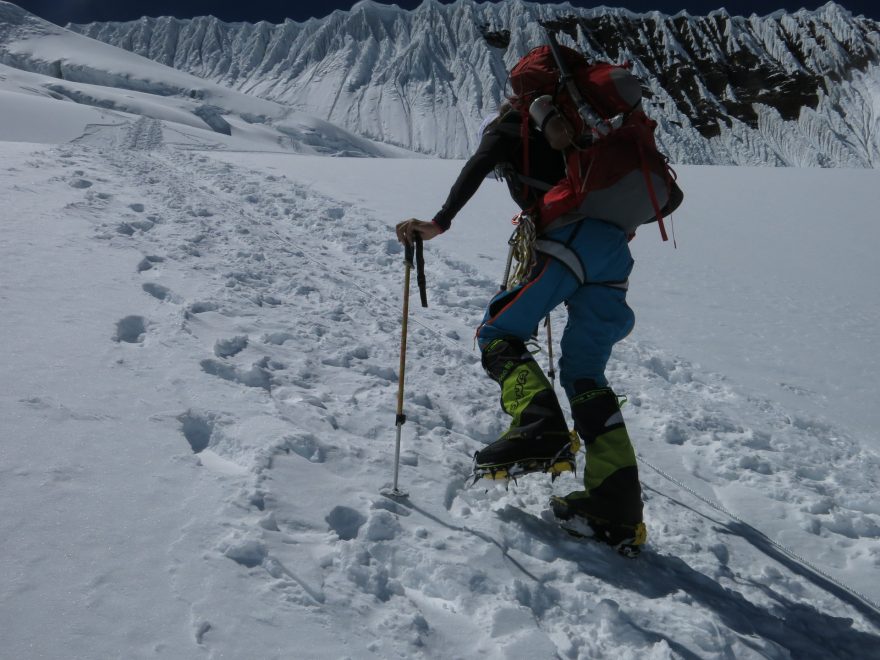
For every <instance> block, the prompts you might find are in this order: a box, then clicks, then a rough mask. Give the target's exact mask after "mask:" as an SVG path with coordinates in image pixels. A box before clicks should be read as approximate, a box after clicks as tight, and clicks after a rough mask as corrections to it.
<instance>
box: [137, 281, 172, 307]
mask: <svg viewBox="0 0 880 660" xmlns="http://www.w3.org/2000/svg"><path fill="white" fill-rule="evenodd" d="M141 288H142V289H143V290H144V291H145V292H146V293H149V294H150V295H151V296H153V298H156V299H157V300H161V301H162V302H175V301H176V300H177V296H175V295H174V294H173V293H172V292H171V289H169V288H168V287H167V286H162V285H161V284H156V283H155V282H146V283H144V284H143V285H142V286H141Z"/></svg>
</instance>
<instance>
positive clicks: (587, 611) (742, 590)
mask: <svg viewBox="0 0 880 660" xmlns="http://www.w3.org/2000/svg"><path fill="white" fill-rule="evenodd" d="M0 58H2V63H0V312H2V313H0V346H2V347H3V359H2V360H0V657H2V658H3V659H4V660H6V658H9V659H10V660H13V659H14V660H20V659H21V660H31V659H32V658H33V659H36V658H49V659H52V660H56V659H59V660H60V659H63V660H106V659H107V658H163V659H170V660H192V659H193V658H207V659H210V660H220V659H228V658H234V659H239V658H248V659H250V658H253V659H256V660H269V659H272V660H274V659H278V660H289V659H290V658H297V659H298V660H299V659H303V660H323V659H334V660H335V659H341V658H351V659H354V660H362V659H363V660H387V659H389V658H400V659H406V660H409V659H417V660H419V659H421V660H435V659H442V660H446V659H450V658H451V659H458V658H462V659H468V660H469V659H470V658H480V659H485V660H522V659H524V658H525V659H528V660H557V659H558V658H570V659H577V660H594V659H596V658H614V657H620V658H650V659H653V660H672V659H678V658H685V659H688V660H690V659H692V658H701V659H702V658H706V659H709V660H716V659H717V660H722V659H725V660H726V659H728V658H737V659H738V660H739V659H745V660H752V659H755V660H758V659H766V658H773V659H774V660H775V659H780V660H783V659H790V658H797V659H798V660H801V659H807V660H813V659H815V660H827V659H828V658H859V659H860V660H861V659H867V660H873V659H875V658H880V652H878V649H880V580H878V579H877V576H878V573H880V507H878V504H877V497H876V493H877V492H878V489H880V444H878V435H877V432H876V429H877V428H878V426H880V408H878V406H877V405H876V398H877V392H878V391H880V353H878V351H877V350H876V343H877V330H876V329H877V327H878V326H880V289H878V288H877V286H876V284H875V283H876V282H877V280H878V277H880V265H878V264H880V262H878V260H877V257H876V246H877V245H880V224H878V223H877V222H876V220H875V218H874V217H873V215H871V214H870V213H866V212H865V209H868V208H872V207H873V205H874V203H875V197H876V192H875V191H876V190H877V189H878V186H880V172H878V171H877V170H875V169H862V170H828V169H815V168H814V169H799V168H777V169H768V168H755V167H735V168H734V167H706V166H703V167H697V166H689V165H682V166H680V167H679V175H680V182H681V185H682V187H683V188H684V190H685V192H686V194H687V197H686V201H685V204H684V205H683V206H682V208H681V209H680V210H679V211H677V212H676V215H675V221H674V223H671V225H672V226H671V227H670V229H674V234H675V237H676V240H677V243H678V249H677V250H673V249H671V246H670V245H669V244H663V243H661V242H660V240H659V238H658V237H657V236H656V235H655V231H654V230H653V229H652V228H645V229H644V230H642V231H640V232H639V234H640V235H639V237H638V238H637V239H636V240H635V241H633V242H632V243H631V245H632V249H633V253H634V257H635V259H636V261H637V266H636V269H635V271H634V273H633V276H632V278H631V288H630V291H629V294H628V302H629V304H630V305H631V306H632V307H633V308H634V310H635V312H636V318H637V324H636V327H635V330H634V331H633V333H632V334H631V335H630V336H629V337H628V338H627V339H626V340H624V341H623V342H621V343H620V344H618V346H617V347H616V350H615V352H614V355H613V357H612V359H611V362H610V364H609V369H608V375H609V378H610V380H611V382H612V383H613V385H614V387H615V388H616V390H617V391H618V392H619V393H621V394H625V395H626V396H627V397H628V402H627V404H626V405H625V406H624V409H623V414H624V415H625V417H626V420H627V425H628V427H629V429H630V432H631V434H632V436H633V440H634V444H635V446H636V449H637V451H638V454H639V459H640V460H639V469H640V476H641V480H642V483H643V485H644V493H645V505H646V509H645V511H646V522H647V525H648V533H649V539H648V544H647V546H646V548H645V551H644V552H643V553H642V555H641V556H640V557H639V558H638V559H636V560H629V559H625V558H623V557H621V556H619V555H617V554H616V553H614V552H613V551H611V550H610V549H609V548H606V547H604V546H599V545H597V544H592V543H590V542H587V541H578V540H575V539H572V538H571V537H569V536H568V535H567V534H565V533H564V532H563V531H562V530H561V529H560V528H559V527H558V525H557V524H556V522H555V521H554V519H553V517H552V515H551V513H550V511H549V509H548V506H547V500H548V497H549V496H550V495H551V494H564V493H566V492H568V491H569V490H574V489H578V488H579V487H580V485H581V483H582V482H581V476H582V475H581V473H578V474H576V475H573V474H563V475H562V476H561V477H560V478H558V479H557V480H555V481H551V480H550V479H549V477H545V476H537V475H531V476H528V477H525V478H522V479H519V480H518V481H517V482H515V483H511V484H509V486H508V487H507V488H505V486H504V485H501V484H492V483H486V482H480V483H478V484H472V483H471V479H470V478H469V475H470V469H471V457H472V455H473V453H474V451H476V450H478V449H479V448H481V447H483V446H484V445H485V444H486V443H487V442H489V441H491V440H492V439H494V438H495V437H497V435H498V434H499V433H501V432H502V431H503V430H504V429H505V427H506V424H507V418H505V417H504V416H503V415H502V414H501V413H500V411H499V409H498V406H497V403H498V388H497V386H496V385H495V384H494V383H492V382H491V381H489V379H488V378H486V376H485V374H484V373H483V370H482V368H481V366H480V358H479V354H478V353H477V352H476V351H475V350H474V348H473V344H472V340H471V337H472V335H473V331H474V327H475V326H476V325H477V324H478V323H479V320H480V318H481V315H482V313H483V309H484V305H485V303H486V301H487V300H488V298H489V297H490V296H491V295H492V294H493V293H494V292H495V290H496V288H497V282H498V280H499V278H500V276H501V273H502V271H503V269H504V262H505V256H506V239H507V236H508V234H509V231H510V224H509V218H510V217H511V215H512V213H513V205H512V202H511V201H510V199H509V195H508V193H507V189H506V186H504V185H502V184H499V183H498V182H493V181H486V182H485V183H484V184H483V186H482V187H481V189H480V191H479V192H478V194H477V196H476V197H475V198H474V199H473V200H472V201H471V203H470V204H468V206H467V207H466V208H465V209H464V210H463V211H462V213H461V214H459V216H458V217H457V218H456V220H455V223H454V225H453V227H452V229H451V230H450V231H449V232H447V233H446V234H444V235H442V236H441V237H438V238H437V239H435V240H433V241H431V242H430V243H428V244H427V245H426V246H425V255H426V260H427V277H428V298H429V301H430V307H429V308H427V309H423V308H421V307H419V306H418V305H417V302H416V301H417V298H416V297H415V295H414V300H413V302H412V304H411V305H410V313H411V318H410V323H409V334H408V354H407V365H406V367H407V368H406V378H405V380H404V383H403V384H404V386H405V397H404V411H405V413H406V415H407V423H406V424H405V425H404V426H403V428H402V443H403V444H402V453H401V456H400V459H401V460H400V485H401V486H402V487H403V488H404V489H406V490H407V491H408V492H409V496H408V497H407V498H403V499H398V498H389V497H386V496H384V495H382V494H381V492H380V491H381V490H382V488H383V486H385V485H386V484H388V483H389V482H390V480H391V478H392V474H393V457H394V436H395V429H394V421H395V413H396V401H397V392H398V386H399V384H400V383H399V378H400V375H399V350H400V339H401V336H400V333H401V306H402V287H403V278H404V268H403V263H402V250H401V248H400V246H399V245H398V243H397V242H396V240H395V239H394V233H393V226H394V224H395V223H396V222H397V221H398V220H400V219H402V218H405V217H410V216H417V217H429V216H430V215H431V214H432V213H433V212H435V211H436V210H437V207H438V206H439V205H440V204H441V203H442V201H443V199H445V196H446V193H447V190H448V186H449V185H450V183H451V182H452V181H453V179H454V177H455V176H456V174H457V172H458V170H459V168H460V166H461V162H460V161H453V160H442V159H432V158H423V157H415V156H416V155H415V154H411V157H409V158H401V157H398V158H375V157H374V158H364V157H362V156H365V155H397V156H401V155H403V154H402V153H401V151H400V150H399V149H396V148H392V147H388V146H387V145H382V144H376V143H373V142H370V141H368V140H366V139H364V138H361V137H358V136H356V135H354V134H352V133H351V132H348V131H344V130H343V129H338V128H336V127H334V126H333V125H331V124H329V123H327V122H326V121H322V120H318V119H314V118H311V117H309V116H307V115H303V114H298V113H293V112H290V111H289V110H288V109H287V108H285V107H284V106H283V105H281V104H278V103H276V102H273V101H269V100H266V99H260V98H256V97H250V96H248V95H246V94H244V93H241V92H237V91H231V90H229V89H228V88H224V87H222V86H221V85H219V84H216V83H213V82H209V81H206V80H204V79H200V78H196V77H193V76H191V75H189V74H185V73H182V72H181V71H179V70H175V69H172V68H170V67H166V66H164V65H161V64H158V63H156V62H153V61H150V60H146V59H144V58H142V57H140V56H137V55H134V54H131V53H126V52H124V51H121V50H120V49H117V48H113V47H111V46H108V45H107V44H103V43H100V42H96V41H94V40H90V39H88V38H86V37H84V36H82V35H78V34H74V33H71V32H69V31H65V30H62V29H60V28H57V27H54V26H50V25H48V24H46V23H45V22H43V21H39V20H38V19H36V18H34V17H32V16H29V15H27V14H25V13H23V12H21V10H19V9H18V8H15V7H13V6H11V5H9V4H7V3H0ZM205 106H210V107H213V108H216V110H212V111H211V112H206V111H205V110H204V107H205ZM252 115H256V116H258V117H260V118H261V119H260V120H259V121H258V120H257V119H256V118H255V116H252ZM220 120H222V121H223V122H226V125H228V126H229V131H228V133H227V131H226V130H225V125H224V124H223V123H221V121H220ZM293 126H296V127H300V128H298V129H297V130H298V131H299V133H296V134H293V132H292V130H287V129H288V128H289V127H293ZM285 136H286V137H287V139H282V138H284V137H285ZM345 152H348V153H352V154H356V155H358V156H361V157H358V158H348V157H339V158H329V157H327V156H329V155H339V154H340V153H345ZM829 218H833V219H834V221H833V222H829ZM854 237H857V240H854ZM565 316H566V315H565V311H564V310H563V309H558V310H556V311H554V313H553V315H552V323H553V330H554V342H556V343H555V344H554V347H555V354H556V355H557V356H558V355H559V345H558V339H559V335H560V334H561V333H560V330H561V328H562V327H563V325H564V323H565V320H566V319H565ZM542 343H544V342H543V341H542ZM537 359H538V360H539V363H540V364H541V365H543V366H545V367H547V366H548V352H547V350H546V347H544V348H542V350H541V352H540V353H539V354H538V355H537ZM562 398H563V401H562V404H563V407H567V403H566V402H565V401H564V397H562ZM583 458H584V457H583V456H582V455H581V456H579V457H578V463H579V466H580V467H582V465H583Z"/></svg>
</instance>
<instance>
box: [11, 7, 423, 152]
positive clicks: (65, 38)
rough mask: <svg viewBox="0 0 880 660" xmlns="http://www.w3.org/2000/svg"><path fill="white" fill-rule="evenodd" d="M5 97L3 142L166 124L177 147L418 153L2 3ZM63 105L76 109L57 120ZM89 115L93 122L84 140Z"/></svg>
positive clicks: (110, 133)
mask: <svg viewBox="0 0 880 660" xmlns="http://www.w3.org/2000/svg"><path fill="white" fill-rule="evenodd" d="M0 99H2V106H3V115H2V121H0V139H7V140H18V141H36V142H43V141H53V140H71V139H78V140H81V141H83V142H86V143H96V142H102V143H107V142H108V141H111V142H112V141H116V142H119V141H125V140H128V139H130V138H131V136H129V135H128V129H129V127H130V126H131V122H130V121H129V120H130V119H131V118H132V117H135V118H139V119H141V120H142V121H141V123H140V124H139V126H145V125H147V124H149V123H150V122H158V121H165V122H167V123H168V125H169V126H170V127H174V130H175V131H176V135H175V137H174V138H173V139H174V141H176V142H178V143H180V144H193V145H198V146H201V147H207V146H210V145H216V146H224V147H226V148H233V147H235V148H240V149H249V148H255V147H258V148H261V149H279V150H288V151H295V152H299V153H322V154H327V155H348V156H398V155H412V154H411V153H409V152H405V151H404V150H402V149H398V148H396V147H391V146H389V145H384V144H378V143H375V142H373V141H371V140H369V139H366V138H363V137H361V136H358V135H355V134H353V133H351V132H349V131H346V130H344V129H341V128H339V127H338V126H335V125H333V124H331V123H329V122H326V121H323V120H321V119H317V118H315V117H313V116H310V115H308V114H306V113H303V112H298V111H295V110H292V109H291V108H289V107H286V106H284V105H281V104H278V103H275V102H272V101H267V100H265V99H260V98H256V97H254V96H249V95H247V94H243V93H241V92H236V91H234V90H231V89H229V88H228V87H224V86H222V85H218V84H215V83H212V82H209V81H207V80H204V79H201V78H197V77H195V76H193V75H190V74H187V73H184V72H181V71H176V70H174V69H172V68H170V67H166V66H164V65H162V64H157V63H156V62H153V61H151V60H148V59H145V58H143V57H140V56H138V55H134V54H132V53H128V52H126V51H124V50H122V49H119V48H114V47H112V46H108V45H106V44H103V43H101V42H98V41H95V40H93V39H89V38H86V37H83V36H81V35H79V34H76V33H73V32H71V31H69V30H65V29H63V28H60V27H58V26H56V25H53V24H52V23H49V22H47V21H44V20H42V19H40V18H38V17H36V16H34V15H32V14H29V13H28V12H26V11H24V10H23V9H21V8H19V7H17V6H15V5H13V4H10V3H7V2H0ZM59 102H64V103H67V104H68V105H69V106H71V107H70V108H69V112H66V113H65V112H61V113H59V112H58V111H59V109H60V108H58V107H57V104H58V103H59ZM59 116H60V117H62V120H61V121H60V122H58V117H59ZM35 117H44V118H45V119H46V121H45V125H43V124H41V123H40V122H38V121H34V119H35ZM84 117H88V118H90V120H91V121H89V122H88V124H87V127H86V130H85V131H84V132H82V133H80V132H78V131H79V130H80V129H81V128H82V125H81V124H80V119H82V118H84ZM50 118H51V119H50ZM71 131H72V133H71ZM138 136H140V137H141V138H142V137H143V134H142V133H140V132H139V133H138Z"/></svg>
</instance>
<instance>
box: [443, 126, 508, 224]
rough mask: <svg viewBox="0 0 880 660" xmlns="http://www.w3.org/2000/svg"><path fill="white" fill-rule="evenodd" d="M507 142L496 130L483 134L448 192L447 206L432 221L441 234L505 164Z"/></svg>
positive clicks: (444, 205) (445, 204)
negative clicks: (491, 174) (488, 176)
mask: <svg viewBox="0 0 880 660" xmlns="http://www.w3.org/2000/svg"><path fill="white" fill-rule="evenodd" d="M504 140H505V138H504V136H503V135H502V134H501V133H500V132H499V131H497V130H494V129H489V130H488V131H486V132H485V133H484V134H483V139H482V140H480V146H479V147H477V151H476V152H475V153H474V155H473V156H471V157H470V158H469V159H468V161H467V162H466V163H465V164H464V167H463V168H462V170H461V172H460V173H459V175H458V178H457V179H456V180H455V183H454V184H452V188H451V189H450V190H449V196H448V197H447V198H446V202H445V203H444V204H443V207H442V208H441V209H440V210H439V211H438V212H437V214H436V215H435V216H434V219H433V220H432V222H433V223H434V224H435V225H437V227H438V228H439V229H440V230H441V231H446V230H447V229H449V226H450V225H451V224H452V219H453V218H454V217H455V216H456V215H457V214H458V212H459V211H461V209H462V208H463V207H464V205H465V204H467V203H468V202H469V201H470V199H471V197H473V196H474V193H475V192H477V189H478V188H479V187H480V184H481V183H483V179H485V178H486V176H487V175H488V174H489V173H490V172H491V171H492V170H493V169H495V166H496V165H497V164H498V163H500V162H502V161H503V160H504V158H505V157H506V155H507V154H506V146H505V144H504Z"/></svg>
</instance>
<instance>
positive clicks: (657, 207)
mask: <svg viewBox="0 0 880 660" xmlns="http://www.w3.org/2000/svg"><path fill="white" fill-rule="evenodd" d="M637 144H638V145H639V160H641V161H642V176H644V177H645V185H647V186H648V195H649V196H650V197H651V206H653V207H654V217H655V218H657V226H658V227H660V237H661V238H662V239H663V240H664V241H668V240H669V236H667V235H666V225H664V224H663V215H662V213H661V211H660V203H659V202H658V201H657V191H656V190H654V182H653V181H651V172H650V171H649V170H648V162H647V160H645V148H644V147H643V146H642V143H641V142H638V143H637Z"/></svg>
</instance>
